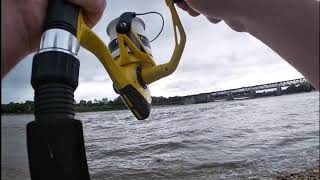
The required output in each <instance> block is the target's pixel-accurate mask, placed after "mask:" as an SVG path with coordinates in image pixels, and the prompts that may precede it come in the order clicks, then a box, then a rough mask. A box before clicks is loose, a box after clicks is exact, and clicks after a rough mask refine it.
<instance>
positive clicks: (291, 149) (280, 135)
mask: <svg viewBox="0 0 320 180" xmlns="http://www.w3.org/2000/svg"><path fill="white" fill-rule="evenodd" d="M2 118H3V119H2V123H1V126H2V133H1V134H2V137H1V140H2V142H1V143H2V148H1V150H2V153H1V157H2V174H5V175H2V177H6V176H7V177H11V178H7V179H14V177H15V176H14V175H12V174H17V173H14V172H18V174H19V173H20V178H19V176H17V177H18V178H16V179H26V178H25V177H24V178H21V175H24V176H28V165H27V154H26V146H25V144H26V143H25V124H26V123H27V122H29V121H30V120H32V118H33V116H31V115H23V116H2ZM77 118H78V119H81V120H82V121H83V126H84V135H85V143H86V151H87V158H88V164H89V170H90V174H91V177H92V179H184V180H185V179H269V178H272V177H273V175H274V174H276V173H278V172H296V171H299V170H303V169H305V168H308V167H312V166H315V165H316V164H318V163H319V160H318V159H319V92H311V93H303V94H294V95H287V96H280V97H269V98H261V99H252V100H241V101H228V102H213V103H208V104H197V105H185V106H173V107H160V108H154V109H153V110H152V113H151V115H150V118H149V120H147V121H137V120H135V119H134V118H133V116H132V115H131V113H130V112H129V111H114V112H97V113H80V114H77ZM10 174H11V175H10Z"/></svg>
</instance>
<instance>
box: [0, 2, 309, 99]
mask: <svg viewBox="0 0 320 180" xmlns="http://www.w3.org/2000/svg"><path fill="white" fill-rule="evenodd" d="M124 5H126V6H125V7H124ZM125 11H134V12H138V13H142V12H147V11H159V12H160V13H162V14H163V15H164V16H165V27H164V32H163V33H162V35H161V36H160V37H159V38H158V39H157V40H156V41H154V42H153V43H152V44H151V46H152V52H153V56H154V59H155V60H156V63H157V64H161V63H164V62H167V61H168V60H169V59H170V57H171V54H172V51H173V48H174V36H173V31H172V25H171V23H172V22H171V16H170V14H169V10H168V9H167V7H166V4H165V1H164V0H152V1H150V0H109V1H108V7H107V9H106V11H105V13H104V15H103V17H102V19H101V21H100V22H99V23H98V24H97V25H96V26H95V27H94V29H93V30H94V31H95V32H96V33H97V34H98V35H99V36H100V38H101V39H103V40H104V42H105V43H108V41H109V38H108V36H107V34H106V31H105V30H106V27H107V25H108V23H109V22H110V21H111V20H113V19H114V18H116V17H118V16H119V15H120V14H121V13H123V12H125ZM178 13H179V15H180V17H181V20H182V23H183V25H184V28H185V30H186V34H187V44H186V48H185V51H184V54H183V56H182V59H181V61H180V65H179V66H178V68H177V70H176V71H175V72H174V73H173V74H172V75H171V76H169V77H166V78H164V79H161V80H159V81H157V82H155V83H153V84H151V85H150V91H151V94H152V96H165V97H169V96H182V95H190V94H195V93H203V92H212V91H217V90H223V89H230V88H237V87H243V86H250V85H256V84H262V83H271V82H276V81H283V80H289V79H295V78H301V77H303V76H302V75H301V74H300V73H299V72H297V71H296V70H295V69H294V68H293V67H292V66H290V65H289V64H288V63H287V62H286V61H284V60H283V59H282V58H281V57H279V56H278V55H277V54H276V53H274V52H273V51H272V50H271V49H270V48H268V47H267V46H265V45H264V44H263V43H262V42H260V41H259V40H257V39H255V38H254V37H252V36H251V35H249V34H247V33H237V32H234V31H232V30H231V29H230V28H228V26H227V25H226V24H224V22H220V23H219V24H217V25H214V24H211V23H209V22H208V21H207V20H206V18H204V17H203V16H199V17H196V18H193V17H190V16H189V15H188V14H187V13H185V12H183V11H181V10H180V9H179V10H178ZM141 18H142V19H143V20H144V21H145V23H146V35H147V36H148V37H149V39H152V38H153V37H154V36H155V35H156V34H157V33H158V32H159V29H160V27H161V19H160V17H158V16H156V15H150V16H143V17H141ZM32 56H33V55H29V56H28V57H26V58H25V59H24V60H23V61H21V63H20V64H18V65H17V66H16V67H15V68H14V69H13V70H12V71H11V72H10V73H9V74H8V75H7V76H6V77H5V78H4V79H3V80H2V82H1V84H2V94H1V96H2V98H1V99H2V100H1V102H2V103H9V102H11V101H13V102H24V101H26V100H33V89H32V87H31V85H30V77H31V63H32ZM79 59H80V63H81V65H80V66H81V67H80V82H79V87H78V89H77V90H76V92H75V99H76V101H77V102H79V100H80V99H85V100H93V99H94V98H98V99H102V98H103V97H107V98H108V99H114V98H115V97H117V94H115V93H114V91H113V88H112V82H111V80H110V78H109V75H108V74H107V72H106V71H105V69H104V68H103V66H102V65H101V64H100V62H99V61H98V59H97V58H96V57H95V56H93V55H92V54H91V53H90V52H88V51H86V50H84V49H81V50H80V53H79Z"/></svg>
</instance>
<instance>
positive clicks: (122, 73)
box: [77, 0, 186, 120]
mask: <svg viewBox="0 0 320 180" xmlns="http://www.w3.org/2000/svg"><path fill="white" fill-rule="evenodd" d="M166 3H167V5H168V7H169V8H170V11H171V14H172V20H173V25H174V32H175V43H176V47H175V50H174V53H173V56H172V58H171V60H170V62H168V63H166V64H162V65H158V66H157V65H156V64H155V62H154V60H153V58H152V55H151V52H150V49H149V48H151V47H148V40H147V39H146V38H145V37H144V36H143V35H141V34H138V33H136V29H135V28H132V27H131V25H132V20H134V18H136V17H132V13H131V14H130V13H124V14H123V15H122V16H120V19H119V20H118V22H115V23H116V24H117V26H113V28H116V35H115V36H116V37H115V38H114V39H113V41H114V42H112V41H111V42H110V44H109V47H107V46H106V45H105V44H104V43H103V41H102V40H101V39H100V38H99V37H98V36H97V35H96V34H95V33H93V32H92V31H91V30H90V29H89V28H88V27H87V26H86V25H85V24H84V22H83V17H82V13H80V16H79V18H78V20H79V22H78V34H77V38H78V39H79V41H80V44H81V46H82V47H84V48H86V49H87V50H89V51H90V52H92V53H93V54H94V55H95V56H96V57H97V58H98V59H99V60H100V62H101V63H102V64H103V65H104V67H105V69H106V70H107V72H108V74H109V76H110V78H111V80H112V81H113V84H114V89H115V91H116V92H117V93H119V95H120V96H121V97H122V99H123V101H124V102H125V104H126V105H127V107H128V108H129V109H130V110H131V111H132V113H133V114H134V115H135V117H136V118H137V119H139V120H142V119H146V118H148V116H149V114H150V109H151V102H152V98H151V94H150V91H149V88H148V85H149V84H151V83H152V82H154V81H156V80H159V79H161V78H163V77H165V76H168V75H169V74H171V73H172V72H174V70H175V69H176V67H177V65H178V63H179V61H180V58H181V55H182V52H183V49H184V46H185V41H186V36H185V32H184V30H183V27H182V25H181V22H180V19H179V17H178V15H177V12H176V9H175V7H174V3H173V1H172V0H166ZM128 17H129V18H128ZM111 24H112V23H111ZM108 29H109V30H107V31H108V34H109V32H111V31H114V29H113V30H110V28H109V27H108ZM177 30H178V32H177ZM177 33H179V36H180V40H178V34H177ZM109 35H110V34H109ZM115 49H116V50H117V51H116V52H114V51H115ZM110 51H111V52H110ZM114 53H116V54H114Z"/></svg>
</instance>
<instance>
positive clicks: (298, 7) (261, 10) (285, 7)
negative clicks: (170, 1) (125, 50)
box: [178, 0, 320, 89]
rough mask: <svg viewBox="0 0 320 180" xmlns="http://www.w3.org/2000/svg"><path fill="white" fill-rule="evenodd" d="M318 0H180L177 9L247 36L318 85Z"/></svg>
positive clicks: (317, 86)
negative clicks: (248, 34)
mask: <svg viewBox="0 0 320 180" xmlns="http://www.w3.org/2000/svg"><path fill="white" fill-rule="evenodd" d="M319 4H320V2H319V0H260V1H257V0H184V1H182V2H179V3H178V6H179V7H180V8H181V9H183V10H185V11H187V12H188V13H189V14H190V15H191V16H198V15H200V14H202V15H204V16H206V17H207V18H208V19H209V21H210V22H212V23H215V24H216V23H218V22H220V21H221V20H223V21H224V22H225V23H226V24H227V25H229V26H230V27H231V28H232V29H233V30H235V31H238V32H248V33H250V34H251V35H252V36H254V37H256V38H257V39H259V40H261V41H262V42H264V43H265V44H266V45H267V46H269V47H270V48H271V49H272V50H274V51H275V52H276V53H278V54H279V55H280V56H281V57H282V58H284V59H285V60H286V61H287V62H289V63H290V64H291V65H292V66H294V67H295V68H296V69H297V70H298V71H299V72H300V73H302V74H303V75H304V76H305V77H306V78H307V79H308V80H309V81H310V82H311V83H312V84H313V85H314V86H315V87H316V88H317V89H319V88H320V81H319Z"/></svg>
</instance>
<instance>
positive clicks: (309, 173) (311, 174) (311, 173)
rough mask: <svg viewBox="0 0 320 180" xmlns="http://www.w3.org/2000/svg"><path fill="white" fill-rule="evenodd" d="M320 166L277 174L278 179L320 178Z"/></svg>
mask: <svg viewBox="0 0 320 180" xmlns="http://www.w3.org/2000/svg"><path fill="white" fill-rule="evenodd" d="M319 168H320V167H319V166H316V167H314V168H309V169H306V170H304V171H300V172H296V173H288V174H287V173H283V174H278V175H276V178H275V179H277V180H320V177H319Z"/></svg>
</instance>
